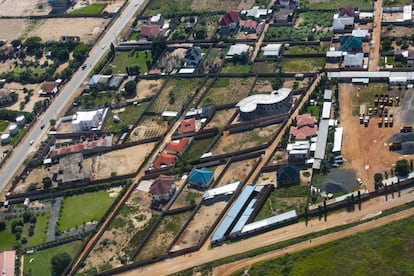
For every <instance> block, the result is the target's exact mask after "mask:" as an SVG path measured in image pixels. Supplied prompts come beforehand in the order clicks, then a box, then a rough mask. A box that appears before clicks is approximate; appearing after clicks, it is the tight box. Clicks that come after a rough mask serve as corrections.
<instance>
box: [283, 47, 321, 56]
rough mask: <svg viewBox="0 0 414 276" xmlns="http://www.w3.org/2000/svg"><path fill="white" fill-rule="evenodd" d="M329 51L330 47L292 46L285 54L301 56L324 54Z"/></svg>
mask: <svg viewBox="0 0 414 276" xmlns="http://www.w3.org/2000/svg"><path fill="white" fill-rule="evenodd" d="M327 50H328V45H293V46H290V47H289V49H288V50H286V51H285V54H288V55H300V54H324V53H325V52H326V51H327Z"/></svg>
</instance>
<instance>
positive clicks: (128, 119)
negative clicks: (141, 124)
mask: <svg viewBox="0 0 414 276" xmlns="http://www.w3.org/2000/svg"><path fill="white" fill-rule="evenodd" d="M148 104H149V102H145V103H141V104H139V105H129V106H126V107H125V108H123V111H121V112H117V113H114V112H113V111H114V110H112V113H111V114H110V115H109V116H110V117H109V119H108V121H107V122H106V125H105V129H106V130H109V131H113V132H121V131H122V130H123V128H125V127H128V126H129V125H134V124H135V123H136V122H137V120H138V118H139V117H140V116H141V114H142V113H144V110H145V109H146V108H147V106H148ZM115 114H116V115H117V116H119V118H120V119H121V120H120V121H119V122H118V123H116V122H115V121H114V120H113V118H112V117H113V115H115Z"/></svg>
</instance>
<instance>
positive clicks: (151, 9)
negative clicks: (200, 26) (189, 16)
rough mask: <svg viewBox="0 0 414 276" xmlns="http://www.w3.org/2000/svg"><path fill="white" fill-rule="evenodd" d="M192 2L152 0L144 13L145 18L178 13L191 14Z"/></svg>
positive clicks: (184, 0) (189, 0)
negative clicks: (158, 14) (159, 14)
mask: <svg viewBox="0 0 414 276" xmlns="http://www.w3.org/2000/svg"><path fill="white" fill-rule="evenodd" d="M191 2H192V0H172V1H163V0H152V1H150V3H149V4H148V6H147V8H146V9H145V11H144V14H143V15H145V16H152V15H155V14H157V13H161V14H163V15H164V16H165V15H174V14H176V13H178V12H190V11H191Z"/></svg>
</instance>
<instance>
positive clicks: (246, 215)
mask: <svg viewBox="0 0 414 276" xmlns="http://www.w3.org/2000/svg"><path fill="white" fill-rule="evenodd" d="M255 203H256V199H252V201H250V202H249V205H247V207H246V209H245V210H244V212H243V214H242V215H241V217H240V218H239V220H238V221H237V223H236V225H235V226H234V227H233V229H232V230H231V232H230V234H234V233H238V232H241V230H242V228H243V226H244V225H245V224H246V222H247V220H248V219H249V217H250V215H251V214H252V213H253V211H254V208H253V205H254V204H255Z"/></svg>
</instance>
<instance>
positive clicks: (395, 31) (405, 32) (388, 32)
mask: <svg viewBox="0 0 414 276" xmlns="http://www.w3.org/2000/svg"><path fill="white" fill-rule="evenodd" d="M0 28H1V27H0ZM381 35H382V36H392V37H403V36H412V35H414V28H413V27H405V26H393V27H392V29H388V28H387V27H382V28H381Z"/></svg>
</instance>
